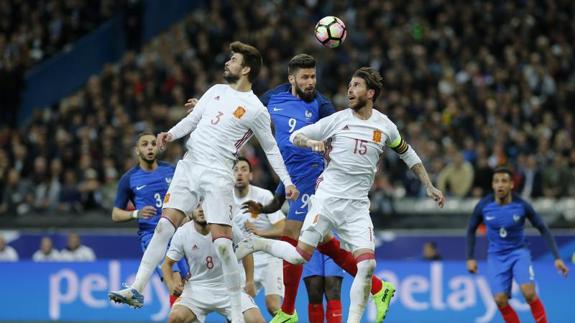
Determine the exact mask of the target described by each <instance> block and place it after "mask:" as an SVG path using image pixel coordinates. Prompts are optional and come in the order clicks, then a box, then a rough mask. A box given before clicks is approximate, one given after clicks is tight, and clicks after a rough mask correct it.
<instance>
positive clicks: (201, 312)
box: [174, 286, 258, 323]
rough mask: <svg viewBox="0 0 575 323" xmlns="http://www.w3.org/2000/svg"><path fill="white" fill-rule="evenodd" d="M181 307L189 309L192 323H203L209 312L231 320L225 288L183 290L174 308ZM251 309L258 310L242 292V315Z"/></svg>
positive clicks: (251, 300)
mask: <svg viewBox="0 0 575 323" xmlns="http://www.w3.org/2000/svg"><path fill="white" fill-rule="evenodd" d="M176 305H181V306H185V307H187V308H189V309H190V310H191V311H192V312H193V313H194V314H195V315H196V320H195V321H193V322H201V323H203V322H204V321H205V320H206V316H207V315H208V314H210V313H211V312H218V313H220V314H221V315H224V316H225V317H227V318H228V319H230V320H231V304H230V297H229V293H228V290H227V289H226V288H208V287H204V286H202V287H199V286H194V287H191V288H186V289H184V292H183V293H182V296H180V297H179V298H178V300H176V302H175V303H174V306H176ZM252 308H258V306H257V305H256V303H255V302H254V300H253V298H251V296H250V295H248V294H246V293H245V292H243V291H242V313H244V312H246V311H247V310H250V309H252Z"/></svg>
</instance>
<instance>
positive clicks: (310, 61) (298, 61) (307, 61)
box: [288, 54, 315, 75]
mask: <svg viewBox="0 0 575 323" xmlns="http://www.w3.org/2000/svg"><path fill="white" fill-rule="evenodd" d="M302 68H315V58H313V56H311V55H308V54H297V55H296V56H294V57H293V58H292V59H290V61H289V63H288V74H289V75H293V74H295V73H297V71H298V70H300V69H302Z"/></svg>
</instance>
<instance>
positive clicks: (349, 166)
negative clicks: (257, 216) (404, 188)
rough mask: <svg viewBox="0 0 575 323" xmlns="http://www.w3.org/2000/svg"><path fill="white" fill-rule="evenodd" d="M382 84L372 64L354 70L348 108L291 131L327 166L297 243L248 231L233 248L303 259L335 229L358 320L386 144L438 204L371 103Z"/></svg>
mask: <svg viewBox="0 0 575 323" xmlns="http://www.w3.org/2000/svg"><path fill="white" fill-rule="evenodd" d="M381 89H382V79H381V76H380V75H379V74H378V73H377V72H376V71H375V70H373V69H372V68H368V67H363V68H360V69H359V70H357V71H356V72H355V73H354V75H353V77H352V79H351V81H350V83H349V88H348V100H349V106H350V109H346V110H343V111H340V112H337V113H335V114H333V115H331V116H328V117H326V118H323V119H321V120H319V121H318V122H316V123H315V124H312V125H309V126H306V127H303V128H301V129H299V130H297V131H295V132H294V133H293V134H292V135H291V137H290V141H292V142H293V143H294V144H295V145H297V146H300V147H308V148H311V149H312V150H314V151H319V152H322V151H325V152H326V156H327V159H328V165H327V168H326V169H325V170H324V172H323V173H322V176H320V178H319V179H318V184H317V189H316V193H315V195H314V196H313V198H312V199H311V209H310V211H309V212H308V214H307V216H306V218H305V221H304V224H303V229H302V233H301V235H300V238H299V242H298V246H297V248H294V247H293V246H291V245H290V244H289V243H286V242H283V241H276V240H268V239H264V238H257V237H248V239H246V240H244V241H242V242H241V243H240V244H239V246H238V248H237V251H236V255H237V256H238V258H240V259H241V258H242V257H243V256H244V255H246V254H249V253H251V252H253V251H259V250H263V251H266V252H268V253H270V254H272V255H274V256H277V257H282V258H283V259H285V260H286V261H288V262H290V263H294V264H299V263H303V262H306V261H307V260H309V259H310V257H311V255H312V252H313V251H314V250H315V248H316V247H317V245H318V244H319V243H320V242H322V241H323V242H327V241H329V240H330V239H331V238H332V233H331V230H332V229H335V230H336V232H337V234H338V235H339V237H340V240H341V241H342V242H343V243H344V244H345V245H347V247H348V248H349V249H350V250H351V251H352V253H353V256H354V257H355V260H356V262H357V274H356V276H355V279H354V281H353V284H352V286H351V291H350V308H349V315H348V322H353V323H356V322H359V321H360V319H361V316H362V315H363V311H364V309H365V305H366V303H367V299H368V296H369V291H370V288H371V277H372V275H373V271H374V270H375V255H374V250H375V241H374V237H373V224H372V222H371V218H370V216H369V199H368V192H369V189H370V188H371V186H372V184H373V180H374V177H375V173H376V171H377V162H378V160H379V158H380V156H381V154H382V153H383V151H384V149H385V147H386V146H387V147H390V148H392V149H393V150H395V151H396V152H397V153H399V156H400V157H401V159H402V160H403V161H404V162H405V163H406V164H407V166H408V167H409V168H410V169H411V170H412V171H413V172H415V173H416V174H417V176H418V177H419V179H420V180H421V181H422V182H423V183H424V185H425V186H426V189H427V194H428V195H429V196H430V197H432V198H433V199H434V200H435V201H436V202H437V203H438V205H439V206H440V207H443V204H444V202H445V199H444V197H443V193H442V192H441V191H439V190H438V189H436V188H435V187H434V186H433V184H432V183H431V181H430V179H429V176H428V175H427V171H426V170H425V168H424V166H423V164H422V163H421V160H420V159H419V157H418V156H417V154H416V153H415V151H414V150H413V149H412V148H411V147H410V146H409V145H408V144H407V143H406V142H405V140H403V139H402V138H401V136H400V135H399V131H398V130H397V127H396V126H395V124H394V123H393V122H392V121H391V120H389V118H388V117H387V116H386V115H384V114H382V113H380V112H379V111H377V110H374V109H373V104H374V101H375V99H376V98H377V96H378V95H379V93H380V92H381Z"/></svg>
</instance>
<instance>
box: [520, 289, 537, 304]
mask: <svg viewBox="0 0 575 323" xmlns="http://www.w3.org/2000/svg"><path fill="white" fill-rule="evenodd" d="M523 297H525V301H527V303H531V302H533V301H534V300H535V299H536V298H537V293H535V289H530V290H524V291H523Z"/></svg>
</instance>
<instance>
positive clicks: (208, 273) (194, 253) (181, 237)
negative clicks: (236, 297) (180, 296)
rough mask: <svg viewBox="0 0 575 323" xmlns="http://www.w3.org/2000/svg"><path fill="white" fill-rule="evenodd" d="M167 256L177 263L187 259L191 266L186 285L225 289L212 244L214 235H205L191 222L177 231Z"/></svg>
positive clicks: (220, 267) (219, 265) (218, 260)
mask: <svg viewBox="0 0 575 323" xmlns="http://www.w3.org/2000/svg"><path fill="white" fill-rule="evenodd" d="M167 256H168V257H169V258H170V259H172V260H175V261H179V260H180V259H182V258H183V257H186V260H187V261H188V265H189V266H190V276H191V277H190V279H189V280H188V282H187V283H186V287H188V285H192V286H194V287H200V286H202V287H208V288H224V289H226V285H225V282H224V279H223V271H222V265H221V263H220V259H219V258H218V255H217V253H216V249H215V248H214V244H213V243H212V234H211V233H208V234H206V235H203V234H201V233H199V232H198V231H197V230H196V228H195V227H194V222H193V221H190V222H188V223H186V224H184V225H183V226H181V227H179V228H178V230H176V233H175V234H174V236H173V237H172V242H171V243H170V249H169V250H168V253H167Z"/></svg>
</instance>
